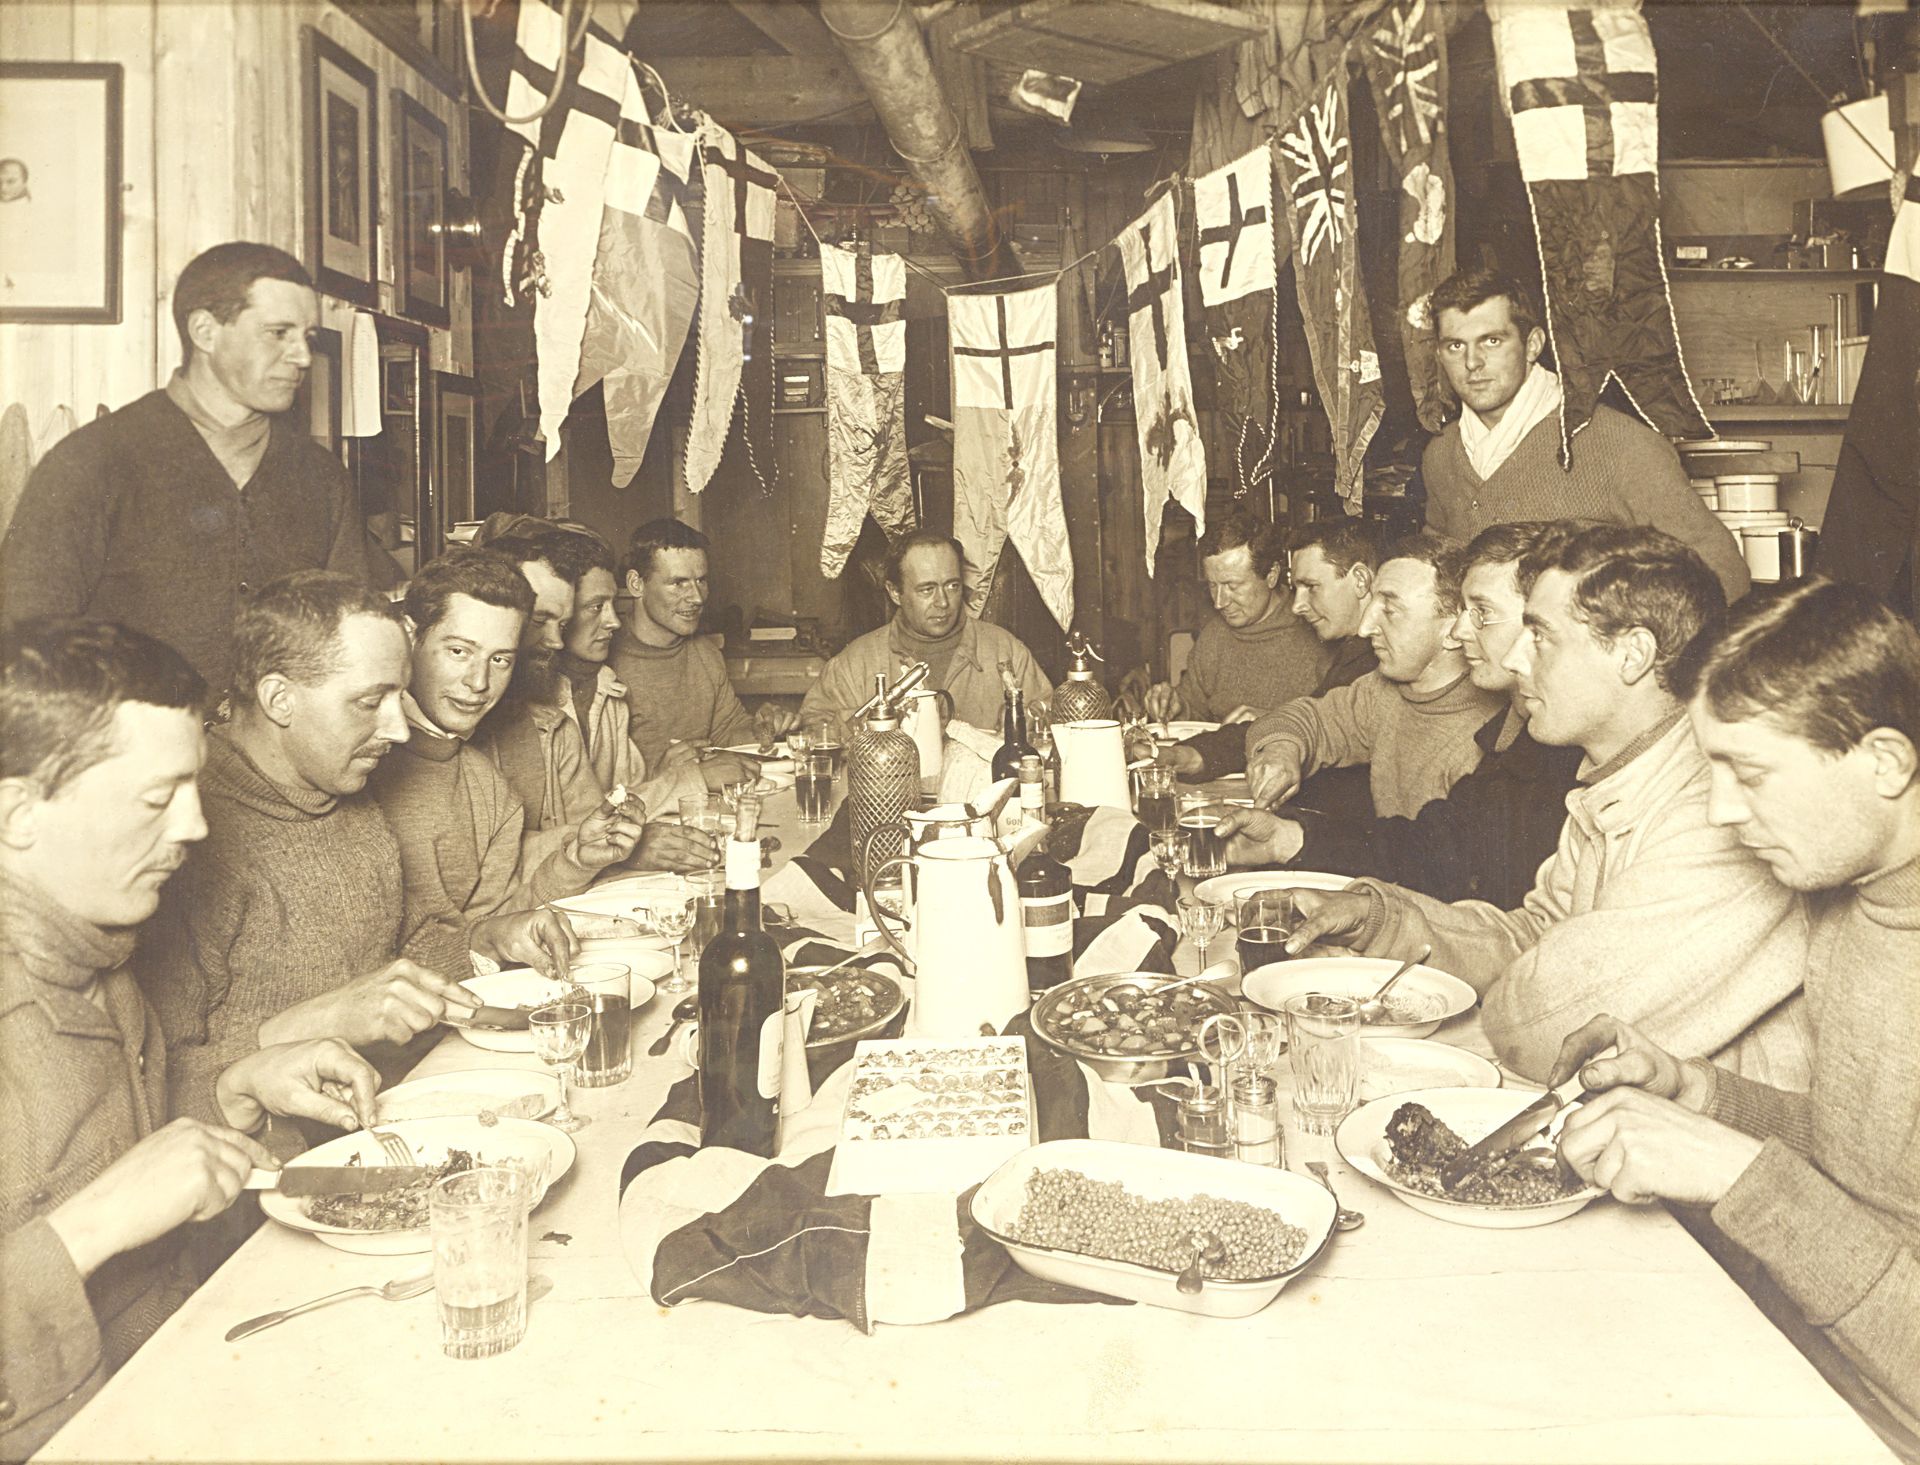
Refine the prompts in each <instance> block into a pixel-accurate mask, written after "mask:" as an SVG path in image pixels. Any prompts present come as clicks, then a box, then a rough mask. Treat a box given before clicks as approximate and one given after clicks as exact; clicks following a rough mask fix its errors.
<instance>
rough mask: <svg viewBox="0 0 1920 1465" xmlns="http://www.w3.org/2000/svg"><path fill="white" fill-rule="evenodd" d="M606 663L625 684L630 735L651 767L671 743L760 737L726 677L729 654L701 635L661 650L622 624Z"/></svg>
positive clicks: (734, 741)
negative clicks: (725, 653) (629, 712)
mask: <svg viewBox="0 0 1920 1465" xmlns="http://www.w3.org/2000/svg"><path fill="white" fill-rule="evenodd" d="M607 664H608V665H609V666H611V667H612V668H613V674H614V675H615V676H617V677H619V678H620V680H621V681H622V682H624V683H625V684H626V688H627V706H628V708H629V709H631V711H632V713H633V716H632V719H631V721H630V722H629V724H628V729H627V735H628V736H629V737H631V738H632V739H633V742H634V746H635V747H637V748H638V749H639V750H640V756H641V757H643V758H645V759H646V760H647V767H649V768H658V767H659V766H660V760H661V759H662V758H664V757H665V756H666V753H667V744H668V743H671V742H676V741H677V742H683V743H711V744H716V745H721V746H724V745H726V744H728V743H748V742H758V741H759V737H758V735H757V734H756V733H755V732H754V730H753V718H752V717H751V716H749V715H748V713H747V709H746V708H745V707H742V706H741V705H740V699H739V698H738V697H737V696H735V695H734V691H733V683H732V682H730V681H728V680H727V662H726V658H725V657H723V656H722V655H721V654H720V648H719V647H718V646H716V645H715V644H714V643H713V642H712V641H710V640H708V639H707V638H705V637H703V636H689V637H688V638H687V639H686V640H684V641H682V642H680V644H679V645H677V646H673V647H670V648H668V649H665V650H662V649H661V648H660V647H658V646H649V645H647V644H646V643H645V642H643V641H641V640H640V639H639V638H638V637H637V636H635V635H634V634H633V632H632V631H630V630H628V629H627V628H626V627H625V626H622V627H621V628H620V629H619V630H617V631H615V632H614V633H613V650H612V651H611V652H610V653H609V654H608V657H607Z"/></svg>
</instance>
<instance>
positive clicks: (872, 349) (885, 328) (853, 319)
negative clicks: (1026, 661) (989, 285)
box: [820, 244, 914, 580]
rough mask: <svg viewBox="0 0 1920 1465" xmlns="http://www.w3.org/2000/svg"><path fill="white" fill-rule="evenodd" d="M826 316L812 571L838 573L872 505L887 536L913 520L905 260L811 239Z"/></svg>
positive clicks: (901, 530) (899, 532) (832, 575)
mask: <svg viewBox="0 0 1920 1465" xmlns="http://www.w3.org/2000/svg"><path fill="white" fill-rule="evenodd" d="M820 293H821V296H822V297H823V299H824V300H825V303H826V314H827V526H826V533H825V534H824V536H823V537H822V539H821V542H820V573H821V574H823V575H825V576H826V577H827V578H828V579H829V580H832V579H836V578H838V576H839V574H840V572H841V571H842V570H844V569H845V568H846V566H847V557H848V556H849V555H851V554H852V553H853V546H854V543H855V541H857V540H858V539H859V538H860V526H861V525H862V524H863V523H864V522H865V521H866V517H867V512H868V510H872V512H873V517H874V521H875V522H876V523H878V524H879V526H880V527H881V528H882V529H884V530H886V532H887V538H888V539H889V540H893V539H898V538H899V537H900V536H901V535H902V534H905V533H906V532H907V531H908V530H910V529H912V528H913V526H914V513H913V482H912V479H911V478H910V477H909V476H908V473H907V395H906V370H907V322H906V319H905V317H904V316H903V315H902V311H903V310H904V309H905V308H906V302H907V266H906V262H905V261H904V260H902V259H901V258H900V256H899V255H897V254H869V253H856V252H855V251H853V250H847V249H841V248H839V247H838V246H836V245H832V244H822V245H821V246H820Z"/></svg>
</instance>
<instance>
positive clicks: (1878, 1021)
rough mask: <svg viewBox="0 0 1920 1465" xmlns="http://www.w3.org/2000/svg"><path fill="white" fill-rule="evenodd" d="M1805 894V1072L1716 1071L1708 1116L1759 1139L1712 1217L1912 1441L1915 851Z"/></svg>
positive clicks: (1919, 1333) (1918, 1010)
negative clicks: (1777, 1083) (1808, 1077)
mask: <svg viewBox="0 0 1920 1465" xmlns="http://www.w3.org/2000/svg"><path fill="white" fill-rule="evenodd" d="M1810 905H1811V907H1812V912H1813V919H1812V932H1811V936H1810V938H1809V941H1808V945H1807V982H1806V987H1807V998H1806V1004H1805V1005H1806V1009H1807V1017H1808V1021H1809V1024H1810V1026H1811V1028H1812V1031H1813V1077H1812V1082H1811V1084H1810V1085H1809V1087H1808V1090H1807V1092H1805V1093H1793V1092H1789V1091H1786V1090H1783V1089H1779V1088H1773V1087H1769V1086H1767V1085H1764V1084H1760V1083H1755V1082H1753V1081H1752V1080H1751V1079H1745V1078H1741V1077H1739V1076H1738V1075H1736V1074H1733V1073H1730V1072H1727V1071H1725V1070H1723V1069H1716V1070H1714V1072H1713V1078H1714V1086H1713V1094H1712V1097H1711V1100H1710V1101H1709V1104H1708V1107H1707V1113H1708V1114H1709V1115H1711V1116H1712V1117H1713V1118H1715V1119H1718V1120H1720V1121H1721V1122H1722V1123H1725V1124H1730V1125H1732V1126H1733V1127H1734V1128H1736V1129H1739V1130H1743V1131H1745V1132H1746V1133H1747V1134H1750V1135H1753V1136H1755V1137H1756V1138H1759V1139H1761V1140H1764V1141H1765V1143H1764V1145H1763V1146H1762V1148H1761V1151H1760V1155H1759V1158H1757V1159H1756V1160H1755V1161H1754V1162H1753V1163H1752V1164H1751V1165H1749V1166H1748V1167H1747V1169H1746V1172H1745V1173H1744V1174H1742V1175H1741V1177H1740V1178H1739V1179H1738V1180H1737V1181H1735V1182H1734V1185H1733V1188H1732V1189H1730V1190H1729V1191H1728V1192H1727V1193H1726V1195H1725V1196H1724V1197H1722V1198H1721V1200H1720V1202H1719V1204H1718V1205H1716V1206H1714V1208H1713V1212H1712V1216H1713V1221H1714V1224H1715V1225H1717V1226H1718V1227H1719V1228H1720V1229H1721V1231H1723V1232H1724V1233H1725V1234H1726V1235H1727V1236H1728V1237H1730V1238H1731V1239H1732V1240H1733V1241H1734V1242H1736V1243H1737V1244H1738V1245H1740V1246H1741V1247H1743V1248H1744V1249H1745V1250H1746V1251H1747V1252H1748V1253H1749V1254H1751V1255H1752V1256H1753V1257H1754V1258H1755V1259H1756V1260H1757V1261H1758V1262H1759V1263H1760V1264H1761V1265H1762V1266H1763V1267H1765V1268H1766V1271H1767V1275H1768V1277H1769V1278H1770V1279H1771V1280H1772V1282H1773V1283H1774V1284H1775V1285H1776V1286H1778V1287H1779V1289H1780V1290H1781V1291H1782V1292H1784V1293H1785V1294H1786V1296H1787V1298H1788V1299H1790V1300H1791V1301H1792V1302H1793V1304H1794V1306H1795V1307H1796V1308H1797V1309H1798V1310H1799V1312H1800V1314H1801V1315H1802V1316H1804V1317H1805V1319H1806V1321H1807V1322H1808V1323H1809V1324H1811V1325H1812V1327H1813V1328H1815V1329H1817V1330H1818V1331H1819V1334H1820V1335H1821V1336H1822V1337H1824V1339H1825V1340H1826V1342H1828V1343H1829V1344H1831V1345H1832V1348H1833V1349H1837V1350H1838V1352H1839V1354H1840V1355H1841V1356H1842V1357H1843V1358H1844V1359H1845V1360H1846V1362H1847V1364H1848V1365H1850V1366H1851V1367H1852V1368H1853V1369H1856V1370H1857V1371H1858V1373H1859V1375H1860V1376H1861V1378H1862V1379H1863V1380H1864V1382H1865V1384H1866V1385H1867V1387H1868V1388H1869V1389H1870V1390H1871V1391H1872V1394H1873V1397H1874V1398H1875V1399H1876V1400H1877V1402H1878V1403H1879V1405H1880V1406H1881V1407H1882V1408H1883V1409H1884V1410H1885V1411H1886V1413H1887V1414H1888V1415H1891V1416H1892V1418H1893V1419H1894V1420H1895V1421H1897V1422H1898V1426H1899V1429H1900V1430H1904V1432H1905V1436H1904V1441H1901V1443H1903V1444H1904V1447H1905V1448H1906V1449H1907V1450H1909V1451H1911V1450H1912V1449H1913V1448H1914V1443H1915V1441H1916V1439H1920V1328H1917V1327H1916V1326H1915V1319H1917V1318H1920V1044H1916V1043H1915V1041H1914V1035H1915V1034H1916V1033H1920V860H1910V861H1908V862H1907V863H1906V864H1904V865H1900V866H1898V867H1896V868H1895V869H1892V870H1889V871H1886V872H1884V873H1882V874H1880V875H1876V876H1874V877H1872V878H1870V879H1868V880H1865V881H1863V882H1861V883H1860V884H1859V885H1857V886H1851V887H1848V888H1845V889H1842V890H1830V891H1823V892H1821V893H1820V894H1818V895H1816V896H1813V897H1812V898H1811V900H1810ZM1815 1361H1816V1362H1821V1363H1824V1362H1826V1361H1827V1360H1823V1359H1821V1358H1819V1357H1818V1356H1816V1359H1815ZM1843 1392H1845V1390H1844V1389H1843ZM1867 1412H1868V1414H1869V1418H1870V1419H1872V1418H1873V1415H1872V1411H1871V1410H1869V1411H1867ZM1876 1422H1878V1423H1880V1424H1881V1425H1882V1428H1883V1432H1886V1433H1888V1434H1889V1436H1890V1439H1897V1438H1898V1431H1897V1430H1887V1429H1886V1428H1885V1421H1876Z"/></svg>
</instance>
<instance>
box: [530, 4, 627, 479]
mask: <svg viewBox="0 0 1920 1465" xmlns="http://www.w3.org/2000/svg"><path fill="white" fill-rule="evenodd" d="M566 38H567V27H566V22H565V21H564V20H562V19H561V17H560V16H559V15H558V14H557V13H556V12H555V11H553V10H552V9H551V8H549V7H548V6H546V5H544V4H541V3H540V0H524V3H522V5H521V6H520V15H519V19H518V21H517V22H516V26H515V31H514V58H513V67H512V70H511V71H510V72H509V73H508V76H507V115H508V116H509V117H522V116H526V115H528V114H529V113H533V112H537V111H539V110H540V107H541V104H542V103H543V102H545V100H546V98H547V96H548V94H549V93H550V92H551V91H552V89H553V81H554V71H555V69H556V68H557V67H558V66H559V65H560V53H561V48H562V47H563V46H565V45H566ZM631 76H632V68H631V66H630V65H629V63H628V61H627V58H626V57H625V56H624V55H622V54H621V53H620V52H619V51H617V50H615V49H614V48H613V47H612V46H609V45H608V44H607V43H606V42H605V41H603V40H601V39H600V38H599V37H598V36H596V35H594V34H593V33H592V32H591V31H589V32H588V33H587V34H586V35H585V36H583V37H582V39H581V43H580V46H579V48H578V49H577V50H576V51H575V52H574V53H573V58H572V61H571V63H570V70H569V75H568V80H567V84H566V86H565V87H564V88H562V90H561V94H560V99H559V101H558V102H556V103H555V104H554V106H553V107H552V109H551V110H550V111H548V112H547V114H546V115H545V116H544V117H542V118H540V119H539V120H538V121H534V122H525V123H521V124H519V125H517V126H514V127H513V129H512V130H513V131H514V133H515V134H517V135H518V136H519V137H521V138H522V139H523V140H525V141H526V142H527V143H528V144H529V145H530V146H531V147H532V148H533V150H534V152H535V154H536V155H537V157H538V158H539V166H540V184H541V189H542V192H543V194H544V202H543V203H542V204H541V205H540V209H539V213H538V219H537V223H536V225H535V229H536V234H535V238H534V239H533V240H532V241H530V243H531V244H532V246H533V248H534V249H535V250H536V251H537V252H538V255H539V257H540V259H541V261H542V263H543V266H544V278H543V279H541V281H540V282H539V283H538V284H537V285H536V286H535V296H534V306H533V339H534V356H535V374H536V378H537V380H538V382H539V387H540V434H541V436H542V437H543V438H544V439H545V440H546V445H547V461H548V462H552V461H553V459H554V458H555V456H556V455H558V453H559V452H560V424H561V423H562V422H564V421H565V420H566V416H567V410H568V408H570V407H571V406H572V405H573V384H574V382H575V380H576V379H577V378H578V377H579V375H580V341H581V337H582V336H583V335H584V334H585V332H586V326H587V303H588V299H589V297H590V295H591V294H592V288H593V262H594V256H595V255H596V254H597V253H598V251H599V246H600V216H601V209H602V204H603V201H604V199H605V197H606V187H607V162H608V159H609V157H610V156H611V154H612V151H613V138H614V132H615V129H616V126H617V124H618V123H619V120H620V107H621V98H622V96H623V95H624V94H625V92H626V88H627V84H628V82H629V80H630V78H631Z"/></svg>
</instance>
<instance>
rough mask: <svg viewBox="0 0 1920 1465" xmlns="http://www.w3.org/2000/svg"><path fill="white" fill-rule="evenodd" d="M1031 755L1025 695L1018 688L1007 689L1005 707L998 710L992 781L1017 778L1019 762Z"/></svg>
mask: <svg viewBox="0 0 1920 1465" xmlns="http://www.w3.org/2000/svg"><path fill="white" fill-rule="evenodd" d="M1032 753H1033V749H1032V748H1030V747H1028V746H1027V694H1026V693H1025V692H1022V691H1021V690H1020V689H1019V688H1018V687H1008V688H1007V700H1006V705H1005V706H1003V707H1002V708H1001V709H1000V746H999V748H997V749H996V750H995V751H994V755H993V781H994V782H995V783H998V782H999V781H1000V780H1001V779H1003V778H1015V777H1018V776H1019V773H1020V760H1021V759H1022V758H1025V757H1029V756H1031V755H1032Z"/></svg>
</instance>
